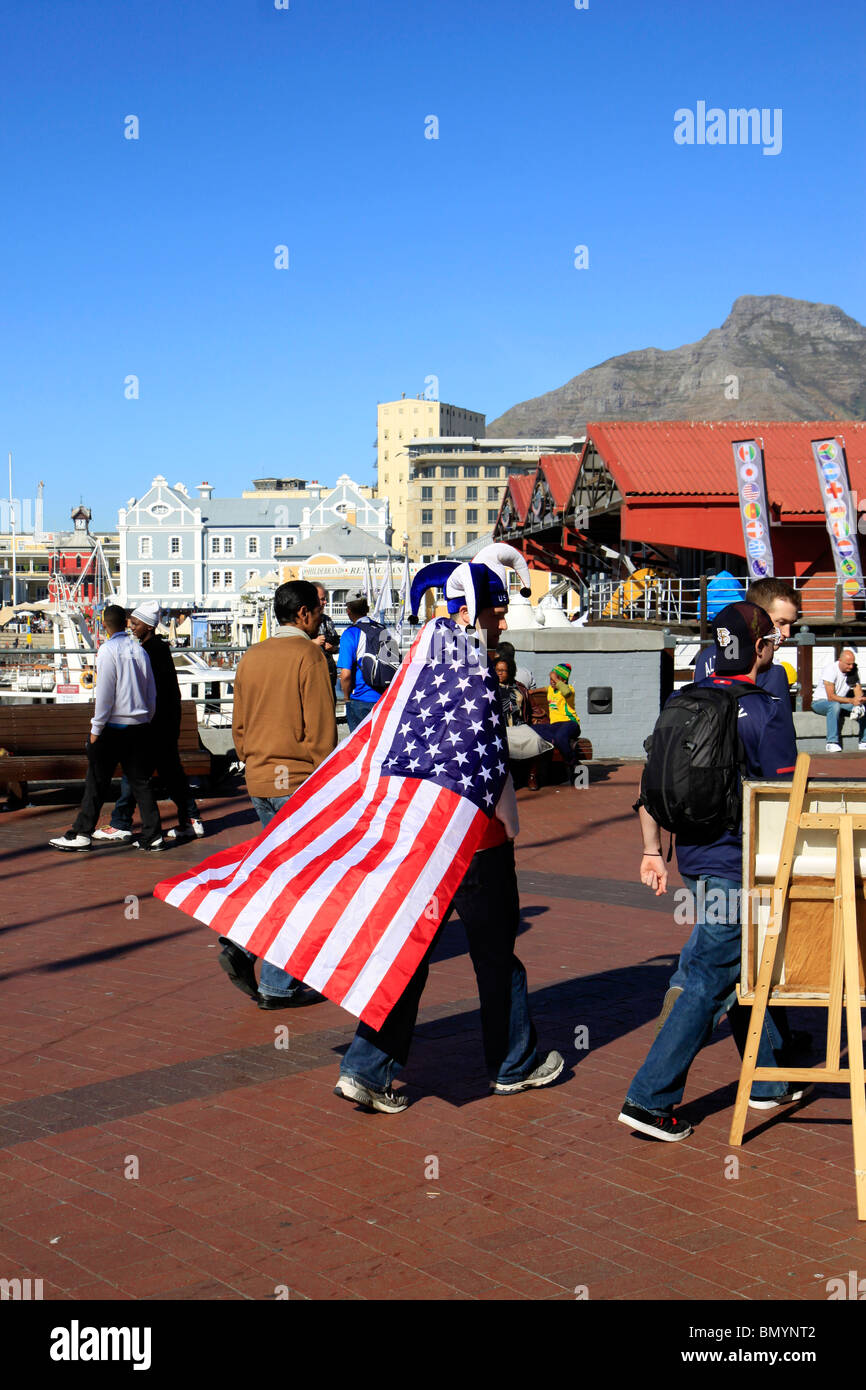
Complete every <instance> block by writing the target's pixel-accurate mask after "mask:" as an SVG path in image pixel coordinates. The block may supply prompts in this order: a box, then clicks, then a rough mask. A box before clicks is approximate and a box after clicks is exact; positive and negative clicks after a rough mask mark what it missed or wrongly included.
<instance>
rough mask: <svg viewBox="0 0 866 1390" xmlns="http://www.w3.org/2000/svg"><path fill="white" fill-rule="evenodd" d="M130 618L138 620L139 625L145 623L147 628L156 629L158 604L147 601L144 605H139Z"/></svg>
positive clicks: (151, 600)
mask: <svg viewBox="0 0 866 1390" xmlns="http://www.w3.org/2000/svg"><path fill="white" fill-rule="evenodd" d="M132 616H133V618H138V621H139V622H140V623H147V626H148V627H156V625H157V623H158V622H159V604H158V603H157V602H156V601H155V600H154V599H147V601H146V602H145V603H140V604H139V605H138V607H137V608H134V609H133V610H132Z"/></svg>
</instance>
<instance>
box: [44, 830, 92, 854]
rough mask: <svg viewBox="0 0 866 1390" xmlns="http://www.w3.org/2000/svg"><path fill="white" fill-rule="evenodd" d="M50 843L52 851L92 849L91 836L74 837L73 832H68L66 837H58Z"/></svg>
mask: <svg viewBox="0 0 866 1390" xmlns="http://www.w3.org/2000/svg"><path fill="white" fill-rule="evenodd" d="M48 843H49V845H50V846H51V848H52V849H73V850H75V849H90V836H89V835H73V833H72V831H71V830H67V832H66V834H65V835H56V836H55V837H54V839H53V840H49V841H48Z"/></svg>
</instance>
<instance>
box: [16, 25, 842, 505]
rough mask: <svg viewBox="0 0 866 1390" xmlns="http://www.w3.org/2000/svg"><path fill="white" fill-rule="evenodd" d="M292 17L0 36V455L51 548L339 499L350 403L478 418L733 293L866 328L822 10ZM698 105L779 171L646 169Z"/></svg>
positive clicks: (62, 28)
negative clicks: (825, 306) (297, 483)
mask: <svg viewBox="0 0 866 1390" xmlns="http://www.w3.org/2000/svg"><path fill="white" fill-rule="evenodd" d="M289 3H290V8H289V9H288V10H280V11H277V10H276V9H275V8H274V6H273V0H146V2H145V0H123V3H111V4H109V3H106V0H76V3H75V4H74V5H70V4H69V3H68V0H28V3H27V4H26V5H18V6H6V7H4V12H3V13H2V16H0V160H2V170H3V182H2V186H3V200H2V203H3V206H2V214H0V275H2V280H0V285H2V293H0V450H2V451H3V462H4V463H5V452H6V450H7V449H12V451H13V461H14V465H15V492H16V495H20V496H25V497H26V496H34V495H35V488H36V482H37V480H38V479H44V481H45V499H46V520H47V522H48V524H49V525H51V526H53V527H58V526H60V525H63V524H64V523H65V520H66V518H67V517H68V514H69V509H70V508H71V507H72V506H73V505H75V504H76V503H77V502H78V500H79V497H83V498H84V500H85V501H86V502H87V503H88V504H89V505H90V506H91V507H92V508H93V512H94V521H95V523H96V524H97V525H98V526H100V527H102V528H111V527H113V526H115V525H116V520H117V508H118V506H120V505H123V503H124V502H125V500H126V499H127V498H128V497H129V496H132V495H137V496H140V495H141V494H142V493H143V492H144V490H145V488H146V486H147V485H148V484H149V481H150V479H151V477H152V476H153V475H154V474H156V473H160V472H161V473H164V474H165V475H166V476H167V477H168V479H169V481H170V482H174V481H177V480H180V481H183V482H185V483H186V484H187V485H188V486H194V485H195V484H196V483H198V482H199V481H201V480H202V479H203V478H207V479H208V480H209V481H210V482H211V483H212V484H213V485H214V486H215V488H216V491H217V493H218V494H221V495H223V496H225V495H238V494H239V493H240V491H241V489H242V488H243V487H246V486H249V483H250V480H251V479H252V478H253V477H254V476H261V475H263V474H272V473H285V474H292V475H299V476H302V477H307V478H314V477H317V478H318V479H319V480H320V481H322V482H332V481H333V480H334V479H335V478H336V477H337V475H338V473H340V472H342V471H346V472H349V473H350V474H352V475H353V476H354V477H355V478H356V479H357V480H358V481H361V482H366V481H372V479H373V476H374V459H375V453H374V449H373V447H372V446H373V441H374V438H375V432H376V402H377V400H388V399H393V398H394V397H395V396H399V395H400V393H401V392H402V391H405V392H406V393H407V394H408V395H413V394H416V393H418V392H421V391H423V389H424V380H425V377H427V376H429V375H431V374H435V375H436V376H438V378H439V383H440V395H441V397H442V399H443V400H447V401H450V402H453V403H455V404H458V405H464V406H466V407H468V408H470V409H473V410H480V411H483V412H485V413H486V415H487V417H488V419H489V420H491V419H493V418H494V417H495V416H497V415H499V414H501V413H502V411H503V410H506V409H507V408H508V407H509V406H511V405H514V404H515V403H516V402H517V401H519V400H524V399H526V398H527V397H530V396H534V395H537V394H539V393H540V392H542V391H546V390H551V389H552V388H554V387H556V386H558V385H561V384H562V383H563V382H564V381H566V380H568V379H569V378H570V377H572V376H574V375H575V374H576V373H577V372H579V371H582V370H584V369H585V368H587V367H590V366H593V365H595V364H596V363H598V362H600V361H603V360H605V359H606V358H608V357H611V356H614V355H615V354H617V353H621V352H627V351H631V350H633V349H636V348H642V347H648V346H655V347H660V348H671V347H676V346H678V345H679V344H681V343H685V342H691V341H694V340H695V339H697V338H700V337H702V336H703V334H704V333H706V332H707V331H708V330H709V329H710V328H712V327H714V326H716V325H718V324H719V323H721V322H722V320H723V319H724V318H725V316H726V315H727V313H728V311H729V309H730V306H731V304H732V302H733V300H734V299H735V298H736V297H737V295H739V294H771V293H775V294H785V295H790V296H792V297H795V298H803V299H810V300H819V301H824V302H828V303H834V304H838V305H840V307H841V308H842V309H844V310H845V312H846V313H848V314H851V315H852V316H853V317H855V318H857V319H859V320H860V321H861V322H862V321H866V287H864V275H863V225H864V199H863V189H864V172H866V155H864V151H866V121H864V95H863V83H862V68H863V55H864V49H866V17H864V13H863V11H862V9H861V7H858V6H854V5H851V4H850V0H841V2H840V0H825V3H822V4H820V5H816V4H814V3H812V0H784V3H783V2H782V0H761V3H760V4H756V3H755V0H748V2H747V3H746V2H745V0H726V3H725V4H717V5H708V4H702V3H700V4H696V3H694V0H667V3H665V4H650V3H648V0H622V2H620V3H617V0H589V8H588V9H586V10H576V9H575V7H574V0H531V3H530V0H526V3H518V0H439V2H438V3H431V2H430V0H289ZM699 100H703V101H706V102H707V104H708V106H713V105H718V106H720V107H722V108H728V107H732V106H733V107H738V106H746V107H750V106H757V107H759V108H763V107H767V108H776V107H780V108H782V111H783V145H782V151H781V153H780V154H778V155H777V156H767V155H763V154H762V151H761V149H760V148H759V147H754V146H726V147H710V146H703V147H699V146H678V145H676V144H675V143H674V140H673V130H674V111H675V110H676V109H677V108H680V107H691V108H692V109H694V108H695V106H696V103H697V102H698V101H699ZM128 115H136V116H137V117H138V118H139V121H140V138H139V139H138V140H126V139H124V118H125V117H126V116H128ZM429 115H435V116H436V117H437V118H438V121H439V138H438V140H429V139H425V137H424V130H425V117H427V116H429ZM280 244H285V245H287V246H288V247H289V262H290V263H289V269H288V270H284V271H283V270H277V269H275V267H274V248H275V246H277V245H280ZM577 244H585V245H587V246H588V248H589V262H590V263H589V268H588V269H586V270H576V269H575V268H574V264H573V260H574V247H575V246H576V245H577ZM131 374H134V375H136V376H137V377H138V378H139V383H140V384H139V392H140V394H139V399H138V400H127V399H125V397H124V381H125V379H126V378H127V377H128V376H129V375H131ZM3 478H4V480H5V468H4V469H3ZM3 485H4V486H5V482H4V484H3Z"/></svg>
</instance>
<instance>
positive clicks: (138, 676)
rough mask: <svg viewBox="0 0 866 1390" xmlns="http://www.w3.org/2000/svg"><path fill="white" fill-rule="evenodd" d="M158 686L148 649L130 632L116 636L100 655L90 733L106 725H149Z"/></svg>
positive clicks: (105, 645) (97, 654) (99, 730)
mask: <svg viewBox="0 0 866 1390" xmlns="http://www.w3.org/2000/svg"><path fill="white" fill-rule="evenodd" d="M155 710H156V684H155V682H154V679H153V670H152V668H151V664H150V661H149V659H148V656H147V653H146V652H145V650H144V648H143V647H142V646H140V645H139V643H138V642H136V640H135V638H134V637H132V636H131V634H130V633H129V632H115V633H114V634H113V636H111V637H110V638H109V639H108V641H107V642H103V644H102V646H101V647H100V648H99V651H98V652H97V653H96V704H95V707H94V711H93V718H92V719H91V721H90V732H91V733H92V734H101V733H102V730H103V729H104V728H105V726H106V724H149V723H150V721H151V719H152V718H153V715H154V711H155Z"/></svg>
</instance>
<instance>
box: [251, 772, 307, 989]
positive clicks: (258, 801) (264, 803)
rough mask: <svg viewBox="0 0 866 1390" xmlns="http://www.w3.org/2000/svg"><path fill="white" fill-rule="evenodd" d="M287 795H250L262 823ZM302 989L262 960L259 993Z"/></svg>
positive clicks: (265, 821) (300, 983)
mask: <svg viewBox="0 0 866 1390" xmlns="http://www.w3.org/2000/svg"><path fill="white" fill-rule="evenodd" d="M288 799H289V798H288V797H287V796H252V797H250V800H251V801H252V803H253V808H254V810H255V813H256V815H257V816H258V818H259V820H260V821H261V823H262V825H270V823H271V821H272V820H273V818H274V816H275V815H276V814H277V811H279V810H281V808H282V807H283V806H285V804H286V802H287V801H288ZM241 950H242V951H243V953H244V955H246V956H249V958H250V960H256V959H257V957H256V956H254V955H253V953H252V951H248V950H247V949H246V947H245V946H242V947H241ZM302 989H303V983H302V982H301V981H300V980H296V979H295V977H294V975H289V974H288V973H287V972H286V971H285V970H281V969H280V967H279V966H278V965H271V962H270V961H269V960H263V961H262V968H261V971H260V972H259V994H267V995H268V996H271V997H272V996H274V995H286V996H287V997H289V996H291V995H294V994H299V993H300V991H301V990H302Z"/></svg>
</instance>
